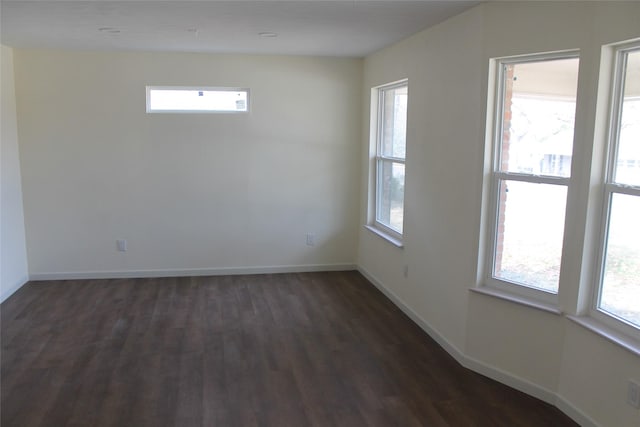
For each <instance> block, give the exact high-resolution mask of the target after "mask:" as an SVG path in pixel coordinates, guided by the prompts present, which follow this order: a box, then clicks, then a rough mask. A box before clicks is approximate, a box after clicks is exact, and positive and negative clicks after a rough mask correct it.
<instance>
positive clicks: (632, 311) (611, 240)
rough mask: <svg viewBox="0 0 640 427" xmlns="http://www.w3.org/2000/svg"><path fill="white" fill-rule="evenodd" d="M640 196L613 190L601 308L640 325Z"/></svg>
mask: <svg viewBox="0 0 640 427" xmlns="http://www.w3.org/2000/svg"><path fill="white" fill-rule="evenodd" d="M639 218H640V197H637V196H629V195H625V194H613V197H612V200H611V214H610V219H609V234H608V238H607V242H606V255H605V265H604V275H603V276H604V277H603V281H602V291H601V294H600V305H599V308H600V309H602V310H604V311H607V312H609V313H611V314H613V315H615V316H618V317H620V318H622V319H625V320H627V321H628V322H631V323H633V324H634V325H636V326H638V327H640V227H639V226H638V219H639Z"/></svg>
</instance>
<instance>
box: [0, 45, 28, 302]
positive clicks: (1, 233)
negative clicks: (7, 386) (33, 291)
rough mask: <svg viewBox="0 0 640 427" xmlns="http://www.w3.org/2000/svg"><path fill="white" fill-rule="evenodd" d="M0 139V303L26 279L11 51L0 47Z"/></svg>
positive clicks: (25, 254)
mask: <svg viewBox="0 0 640 427" xmlns="http://www.w3.org/2000/svg"><path fill="white" fill-rule="evenodd" d="M1 49H2V57H1V60H0V62H1V64H2V70H1V72H0V76H1V79H2V88H1V93H2V107H1V108H2V110H1V115H2V119H1V120H2V126H1V127H2V139H1V146H2V149H1V152H0V160H1V165H0V170H1V177H0V182H1V194H2V198H1V200H0V208H1V209H0V218H1V221H0V222H1V224H0V240H1V247H0V259H1V266H0V271H1V273H0V280H1V281H0V302H2V301H4V300H5V299H7V298H8V297H9V296H10V295H11V294H12V293H13V292H15V291H16V290H17V289H18V288H20V286H22V285H24V284H25V283H26V282H27V280H28V278H29V274H28V269H27V251H26V245H25V234H24V214H23V209H22V187H21V184H20V156H19V153H18V130H17V121H16V96H15V87H14V74H13V51H12V49H11V48H9V47H6V46H1Z"/></svg>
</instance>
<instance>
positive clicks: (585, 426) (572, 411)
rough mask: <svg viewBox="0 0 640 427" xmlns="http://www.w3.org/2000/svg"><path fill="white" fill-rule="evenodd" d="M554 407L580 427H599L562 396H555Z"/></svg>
mask: <svg viewBox="0 0 640 427" xmlns="http://www.w3.org/2000/svg"><path fill="white" fill-rule="evenodd" d="M555 406H556V407H557V408H558V409H560V410H561V411H562V412H564V413H565V414H566V415H567V416H568V417H569V418H571V419H572V420H573V421H575V422H577V423H578V424H580V425H581V426H582V427H600V424H598V423H597V422H595V421H594V420H593V419H592V418H591V417H589V416H588V415H587V414H585V413H584V412H582V411H581V410H580V409H578V408H576V407H575V406H573V405H572V404H571V403H570V402H568V401H567V400H565V399H564V398H563V397H562V396H559V395H556V402H555Z"/></svg>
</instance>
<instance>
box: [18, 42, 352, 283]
mask: <svg viewBox="0 0 640 427" xmlns="http://www.w3.org/2000/svg"><path fill="white" fill-rule="evenodd" d="M15 63H16V91H17V99H18V116H19V117H20V122H19V125H20V133H21V141H20V147H21V155H22V156H23V170H22V174H23V191H24V201H25V223H26V230H27V247H28V255H29V266H30V271H31V274H32V277H33V278H36V279H38V278H47V277H84V276H94V277H101V276H113V275H134V276H135V275H166V274H181V273H184V274H197V273H216V272H234V271H255V272H259V271H272V270H273V271H285V270H296V269H297V270H304V269H324V268H327V269H332V268H344V267H349V266H353V265H354V262H355V253H356V244H357V232H356V229H357V227H356V224H357V215H358V206H359V196H358V190H359V181H358V177H359V176H360V170H359V168H358V167H357V165H358V163H359V160H358V159H359V153H360V145H359V142H360V139H361V138H360V109H361V107H360V101H361V84H360V83H361V74H362V61H361V60H357V59H330V58H313V57H272V56H228V55H205V54H161V53H103V52H102V53H101V52H89V53H87V52H65V51H37V50H16V51H15ZM145 85H186V86H189V85H195V86H197V85H201V86H229V87H247V88H250V90H251V113H250V114H246V115H244V114H146V113H145ZM309 232H311V233H314V234H315V235H316V239H317V242H316V245H315V246H314V247H310V246H307V245H306V233H309ZM119 238H123V239H127V240H128V251H127V252H126V253H122V252H117V251H116V239H119Z"/></svg>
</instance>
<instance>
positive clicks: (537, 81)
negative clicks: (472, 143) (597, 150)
mask: <svg viewBox="0 0 640 427" xmlns="http://www.w3.org/2000/svg"><path fill="white" fill-rule="evenodd" d="M504 67H505V68H504V79H505V81H504V82H503V84H504V99H503V112H502V114H503V117H502V119H503V129H502V141H501V149H500V165H499V167H500V170H501V171H504V172H519V173H527V174H535V175H548V176H561V177H568V176H570V174H571V155H572V152H573V128H574V118H575V110H576V91H577V87H578V58H571V59H557V60H547V61H538V62H525V63H521V64H506V65H504Z"/></svg>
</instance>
